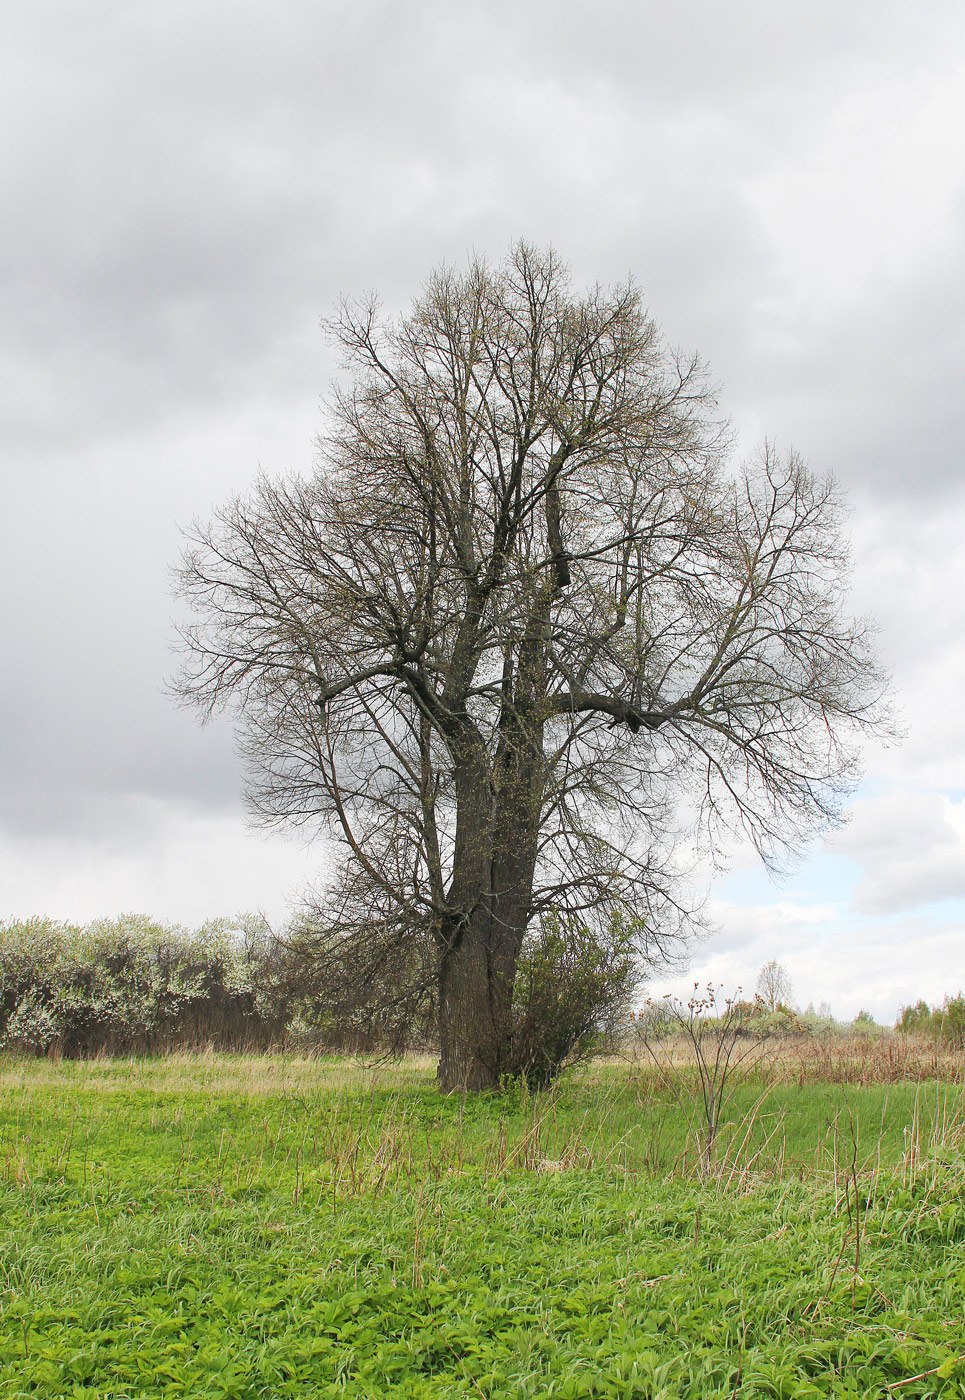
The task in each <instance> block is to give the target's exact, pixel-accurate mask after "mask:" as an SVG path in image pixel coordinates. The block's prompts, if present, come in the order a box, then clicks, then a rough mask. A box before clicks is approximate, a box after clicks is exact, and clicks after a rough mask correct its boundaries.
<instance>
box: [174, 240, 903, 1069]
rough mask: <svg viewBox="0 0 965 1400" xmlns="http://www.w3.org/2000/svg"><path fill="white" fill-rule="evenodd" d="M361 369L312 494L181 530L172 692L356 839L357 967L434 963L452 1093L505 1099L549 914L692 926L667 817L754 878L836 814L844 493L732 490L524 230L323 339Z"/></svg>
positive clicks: (660, 368) (854, 716)
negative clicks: (219, 721) (229, 720)
mask: <svg viewBox="0 0 965 1400" xmlns="http://www.w3.org/2000/svg"><path fill="white" fill-rule="evenodd" d="M331 330H332V332H333V334H334V335H335V336H336V337H337V338H338V340H339V341H340V343H341V345H342V347H343V348H344V351H345V354H346V357H347V361H348V364H349V366H350V368H351V370H352V380H351V387H350V388H349V389H347V390H346V391H344V392H341V393H339V394H337V396H336V398H335V401H334V404H333V419H332V427H331V430H330V433H329V435H328V436H327V437H326V438H325V439H324V441H323V442H322V443H321V458H320V462H319V465H318V468H317V470H316V471H315V473H314V474H313V475H312V476H311V477H310V478H308V479H307V480H295V481H288V482H278V481H268V480H263V481H262V482H261V483H260V485H259V486H258V487H257V489H256V491H255V492H254V494H253V495H252V496H251V497H250V498H249V499H247V500H236V501H234V502H232V503H231V504H230V505H229V506H228V507H227V508H226V509H225V510H223V511H222V512H220V513H219V514H218V515H217V516H216V517H215V519H214V521H213V522H212V523H211V525H210V526H208V527H207V528H198V529H196V530H195V532H194V534H193V536H192V539H191V541H190V544H189V548H188V551H187V553H186V555H185V559H184V563H183V568H182V572H181V575H180V579H181V589H182V592H183V594H184V596H185V597H186V598H187V599H188V600H189V602H190V604H191V606H192V608H193V610H194V614H195V616H196V618H197V621H196V622H195V623H194V624H193V625H192V626H190V627H188V628H187V629H186V631H185V633H184V643H185V666H184V670H183V672H182V675H181V679H180V683H179V685H180V691H181V694H182V695H183V696H184V697H185V698H186V699H188V700H190V701H191V702H192V703H194V704H197V705H199V706H200V707H201V708H202V710H204V711H206V712H209V711H210V710H212V709H214V708H216V707H219V706H224V705H226V704H232V705H234V706H235V707H236V712H237V714H238V718H239V724H240V730H241V735H242V742H243V747H244V751H245V754H246V756H247V759H248V767H249V773H250V800H251V803H252V806H253V808H254V810H255V812H257V813H258V814H260V815H261V816H262V817H265V818H268V819H270V820H280V821H301V822H309V823H319V822H321V823H325V824H326V825H327V828H328V829H329V830H330V831H332V832H334V834H335V835H336V837H337V839H338V840H339V842H340V843H341V846H342V850H343V855H344V858H345V859H344V865H343V873H342V878H341V879H340V881H339V882H338V884H337V885H336V887H335V888H334V890H333V891H332V892H331V896H330V915H331V916H332V918H333V919H334V920H335V922H336V923H337V924H338V926H339V928H340V929H341V936H342V937H343V938H344V937H346V936H349V937H351V938H352V939H353V940H355V943H354V946H356V947H357V949H358V966H359V969H360V970H361V969H363V968H365V967H366V966H367V965H368V963H369V962H371V961H372V959H373V958H374V959H375V961H376V962H378V959H379V958H384V957H386V956H388V952H389V950H390V949H395V950H397V949H398V948H399V947H401V946H404V945H406V944H409V945H411V946H412V947H415V946H416V945H418V947H419V948H420V950H421V951H420V953H419V961H420V964H421V965H423V966H428V967H429V968H430V969H431V975H432V978H433V979H434V983H435V989H436V994H437V996H438V1003H439V1016H440V1036H441V1040H442V1065H441V1070H440V1073H441V1079H442V1083H443V1085H444V1087H446V1088H454V1087H484V1086H486V1085H489V1084H492V1083H495V1082H498V1079H499V1076H500V1075H501V1074H502V1073H505V1072H506V1069H507V1067H508V1066H509V1064H510V1060H511V1045H512V1036H513V1027H512V991H513V983H514V978H515V970H516V966H517V962H518V958H519V954H520V949H521V947H522V943H523V939H524V937H525V936H526V934H527V930H528V929H531V928H533V927H535V926H538V921H539V916H540V915H541V913H542V912H543V911H546V910H549V909H552V910H555V911H557V912H560V911H568V912H569V913H571V914H574V915H578V916H580V917H582V918H583V919H585V920H591V921H592V919H594V918H598V919H599V918H603V919H606V918H609V917H610V916H611V915H613V914H614V912H616V911H620V910H626V909H628V908H629V909H632V910H635V911H636V912H637V914H638V915H644V917H643V918H641V920H640V923H639V927H640V928H641V929H643V930H644V931H645V933H644V937H645V939H646V940H649V947H650V951H651V952H652V951H653V950H654V949H655V948H656V947H657V946H659V944H660V943H661V941H662V940H669V939H670V938H672V936H673V934H674V932H675V930H676V927H677V923H678V916H679V914H680V913H681V907H680V902H679V898H678V896H677V894H676V892H675V885H674V882H673V879H672V869H671V865H672V862H671V860H670V857H671V855H672V845H673V842H672V840H671V839H670V838H671V836H672V832H673V820H672V819H673V814H674V811H675V809H676V808H677V807H678V805H679V801H680V798H681V796H682V795H684V794H686V795H687V797H688V800H689V802H690V805H691V806H692V807H693V809H694V810H695V811H697V813H698V817H699V820H700V822H701V823H703V827H704V829H705V830H707V831H710V832H711V833H712V834H713V833H714V832H715V831H719V830H720V828H721V826H722V825H724V826H727V827H731V826H733V825H734V824H735V823H736V824H737V825H738V826H739V827H741V828H743V830H744V832H746V833H747V835H748V836H749V837H750V838H751V839H752V840H753V841H754V842H755V844H756V845H757V847H758V849H759V850H760V851H761V853H762V854H763V855H764V856H765V857H766V858H767V859H769V860H776V859H779V858H780V857H781V855H782V854H784V853H785V852H786V851H787V850H788V849H790V848H791V847H792V846H794V845H796V844H798V843H800V842H801V841H803V840H805V839H806V838H807V837H808V836H810V835H811V834H812V833H813V832H814V831H816V830H818V829H820V828H822V827H824V826H826V825H828V824H829V823H833V822H834V821H836V820H837V819H838V817H839V814H840V811H841V804H842V801H843V799H844V797H845V795H846V793H847V791H848V786H849V783H850V781H851V780H852V778H853V776H854V773H855V756H856V754H855V749H854V747H853V741H854V739H855V736H856V734H858V733H860V731H861V730H863V729H868V728H869V727H875V726H877V725H880V724H881V722H882V713H883V712H882V704H881V701H882V695H883V680H882V677H881V675H880V673H879V671H878V669H877V667H876V664H875V661H874V658H873V654H872V650H871V648H870V646H869V638H868V628H867V626H866V624H863V623H861V622H859V621H856V620H854V619H852V618H851V617H850V616H849V615H848V614H847V612H846V610H845V607H844V599H845V589H846V583H847V572H848V558H847V550H846V547H845V544H844V542H843V541H842V538H841V535H840V532H839V517H840V510H839V507H838V502H837V500H836V496H835V491H834V488H833V486H832V484H831V483H830V482H829V481H826V480H819V479H817V478H816V477H815V476H813V475H812V473H811V472H809V471H808V470H807V469H806V468H805V467H804V465H803V464H802V463H801V462H800V460H798V458H797V457H795V456H793V455H790V456H784V457H782V456H779V455H778V454H776V453H774V452H773V451H772V450H771V449H770V448H766V449H765V450H764V451H763V453H762V454H761V458H760V461H759V462H758V463H757V464H755V465H754V466H753V467H751V468H748V469H746V470H743V471H733V470H731V469H730V468H729V467H728V464H727V455H728V454H727V441H726V435H725V434H724V432H723V431H722V429H721V428H720V426H719V424H718V423H717V422H716V420H715V416H714V404H713V401H712V398H711V396H710V393H709V390H708V386H707V382H706V378H705V375H704V373H703V371H702V368H701V366H700V365H699V363H698V362H697V361H696V360H694V359H685V358H683V357H681V356H680V355H678V354H674V353H672V352H671V351H669V350H668V349H667V348H666V347H665V345H664V344H663V342H662V340H661V338H660V336H659V334H658V332H657V329H656V327H655V326H654V323H653V322H652V320H650V318H649V317H648V316H647V315H646V313H645V311H644V310H643V308H642V306H641V302H640V295H639V292H638V290H637V288H636V287H635V286H634V285H633V284H632V283H628V284H627V285H624V286H619V287H616V288H610V289H603V288H600V287H596V288H594V289H592V290H591V291H589V292H588V293H586V294H585V295H583V296H581V297H580V296H576V295H574V293H573V292H572V290H571V287H570V282H569V278H568V274H567V271H566V269H565V268H564V267H563V266H562V264H561V263H560V262H559V260H558V259H557V257H556V255H555V254H554V253H552V252H546V251H539V250H536V249H534V248H532V247H530V246H528V245H526V244H520V245H518V246H517V247H515V248H514V249H513V250H512V251H511V252H510V254H509V256H508V257H507V258H506V260H505V262H504V263H503V264H502V265H500V266H499V267H497V268H491V267H489V266H488V265H487V264H485V263H484V262H482V261H481V260H475V261H473V262H472V263H471V264H470V266H469V268H468V270H467V271H466V272H464V273H457V272H454V271H452V270H450V269H442V270H440V271H438V272H436V273H434V274H433V275H432V276H431V277H430V279H429V281H428V283H427V285H426V287H425V289H424V292H423V294H422V296H421V298H420V299H419V300H418V301H417V302H416V303H415V304H414V306H413V309H412V311H411V312H410V314H409V315H407V316H405V317H402V318H400V319H398V320H396V321H390V322H388V323H385V322H383V320H382V318H381V317H380V314H379V308H378V305H377V303H376V302H375V301H374V300H369V301H365V302H361V303H354V302H346V303H345V304H344V305H343V306H342V308H341V311H340V314H339V316H338V317H337V318H336V320H335V321H334V322H333V323H332V324H331Z"/></svg>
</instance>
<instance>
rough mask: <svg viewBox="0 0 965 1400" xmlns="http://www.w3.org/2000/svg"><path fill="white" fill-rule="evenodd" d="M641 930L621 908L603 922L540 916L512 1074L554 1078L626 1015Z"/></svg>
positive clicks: (525, 966) (520, 1000)
mask: <svg viewBox="0 0 965 1400" xmlns="http://www.w3.org/2000/svg"><path fill="white" fill-rule="evenodd" d="M640 932H641V930H640V926H639V924H638V922H637V921H636V920H634V919H626V918H624V917H623V916H621V915H620V914H619V913H615V914H614V915H613V916H612V918H611V919H610V921H609V923H608V924H606V925H602V926H597V927H592V926H591V925H589V924H588V923H584V922H582V921H580V920H577V919H565V918H563V917H561V916H559V915H556V914H552V915H549V916H547V917H546V918H544V919H543V920H542V921H541V922H540V924H539V925H538V927H537V928H536V929H535V930H534V932H533V934H532V936H531V937H530V938H528V939H527V941H526V942H525V943H524V945H523V949H522V952H521V954H520V958H519V964H518V968H517V973H516V985H515V989H514V1007H513V1012H514V1027H513V1036H512V1041H511V1047H510V1059H509V1063H508V1064H507V1065H506V1067H505V1072H506V1075H507V1077H508V1078H511V1079H523V1080H525V1081H526V1083H527V1084H529V1085H530V1086H533V1087H536V1086H542V1085H545V1084H548V1083H550V1082H551V1081H552V1080H553V1079H554V1078H555V1077H556V1076H557V1075H558V1074H559V1073H560V1071H561V1070H562V1069H563V1068H564V1067H565V1066H566V1065H569V1064H574V1063H576V1062H578V1061H579V1060H582V1059H585V1058H586V1057H587V1056H588V1055H589V1054H591V1053H592V1051H593V1050H594V1049H595V1048H597V1046H598V1045H599V1043H600V1041H601V1038H603V1037H605V1036H607V1035H608V1034H612V1033H613V1032H614V1031H616V1030H617V1028H618V1027H620V1026H621V1025H622V1024H623V1023H624V1022H625V1021H626V1019H627V1016H628V1013H629V1007H630V1000H631V997H632V995H633V991H634V989H635V987H636V985H637V982H638V956H637V946H638V941H639V936H640Z"/></svg>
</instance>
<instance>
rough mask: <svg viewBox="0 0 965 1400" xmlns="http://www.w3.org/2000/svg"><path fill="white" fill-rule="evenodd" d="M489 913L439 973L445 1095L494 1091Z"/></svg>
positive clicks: (496, 1048) (480, 916) (473, 923)
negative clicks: (486, 1090)
mask: <svg viewBox="0 0 965 1400" xmlns="http://www.w3.org/2000/svg"><path fill="white" fill-rule="evenodd" d="M489 923H490V920H489V915H488V910H485V909H478V910H476V911H475V913H474V914H473V915H472V916H471V917H470V919H469V920H467V922H466V923H465V925H464V926H463V930H462V932H461V935H460V936H459V937H458V939H457V940H456V941H455V942H454V943H453V945H452V947H450V948H449V949H448V950H447V951H446V952H444V953H443V955H442V959H441V962H440V967H439V1050H440V1054H439V1067H438V1070H437V1072H436V1073H437V1077H438V1080H439V1087H440V1089H441V1090H442V1092H443V1093H444V1094H451V1093H454V1092H458V1091H462V1092H465V1091H467V1090H476V1089H498V1088H499V1072H500V1063H499V1062H500V1045H499V1036H498V1032H497V1029H496V1025H495V1022H494V1019H493V1006H492V997H491V982H490V979H491V972H490V956H489V946H488V945H489V938H488V934H489Z"/></svg>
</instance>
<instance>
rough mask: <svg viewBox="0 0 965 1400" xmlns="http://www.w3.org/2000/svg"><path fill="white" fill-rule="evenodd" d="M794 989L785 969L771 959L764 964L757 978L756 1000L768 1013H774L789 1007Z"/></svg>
mask: <svg viewBox="0 0 965 1400" xmlns="http://www.w3.org/2000/svg"><path fill="white" fill-rule="evenodd" d="M793 995H794V989H793V987H792V986H791V979H790V977H789V976H788V973H787V968H786V967H783V966H782V964H781V963H779V962H775V961H774V960H773V958H772V959H771V961H770V962H766V963H765V964H764V966H763V967H762V968H761V970H760V972H759V973H758V976H757V1000H758V1001H759V1002H760V1003H761V1005H762V1006H766V1007H767V1009H768V1011H776V1010H777V1009H778V1007H780V1006H786V1007H788V1008H789V1007H790V1005H791V998H792V997H793Z"/></svg>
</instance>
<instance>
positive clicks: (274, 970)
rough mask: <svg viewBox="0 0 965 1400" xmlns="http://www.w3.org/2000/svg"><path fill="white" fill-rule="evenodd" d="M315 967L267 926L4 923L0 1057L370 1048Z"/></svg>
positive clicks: (0, 934)
mask: <svg viewBox="0 0 965 1400" xmlns="http://www.w3.org/2000/svg"><path fill="white" fill-rule="evenodd" d="M373 1034H374V1035H376V1036H377V1034H378V1027H374V1028H373V1027H372V1026H371V1025H370V1024H366V1026H365V1027H361V1026H360V1025H354V1024H353V1017H352V1015H351V1012H350V1010H346V1008H344V1007H342V1008H340V1015H339V1016H338V1018H335V1017H333V1015H332V1012H331V998H330V997H329V996H328V995H326V994H325V992H324V989H322V988H320V987H319V986H318V985H317V979H316V978H315V977H314V976H313V969H312V964H311V961H310V959H308V958H306V957H305V956H304V954H303V952H302V951H300V950H299V949H298V948H297V947H296V946H295V945H294V944H293V943H292V942H291V941H289V940H288V939H287V938H285V937H276V936H275V935H274V934H273V933H272V932H271V930H270V929H269V928H268V926H267V925H266V924H265V922H264V920H262V919H261V918H259V917H257V916H247V915H246V916H242V917H240V918H238V919H233V920H232V919H220V920H216V921H214V922H212V923H209V924H206V925H205V926H204V927H203V928H200V929H196V930H189V929H184V928H181V927H177V926H170V925H165V924H160V923H156V922H154V921H152V920H150V919H147V918H144V917H139V916H134V915H128V916H124V917H122V918H119V919H110V920H102V921H99V922H96V923H92V924H88V925H86V926H85V927H79V926H75V925H71V924H63V923H55V922H52V921H51V920H48V919H28V920H24V921H16V922H9V923H0V1049H6V1050H13V1051H17V1052H20V1053H27V1054H31V1053H32V1054H36V1055H43V1054H48V1053H54V1054H61V1055H64V1056H67V1057H76V1056H88V1055H97V1054H130V1053H141V1054H156V1053H160V1052H163V1051H167V1050H175V1049H181V1048H194V1047H198V1046H212V1047H214V1048H215V1049H218V1050H264V1049H267V1048H269V1047H271V1046H281V1045H287V1046H289V1047H291V1048H298V1047H300V1046H304V1045H311V1046H316V1047H319V1048H323V1047H329V1048H333V1049H361V1048H367V1046H368V1044H369V1043H370V1042H371V1040H372V1037H373Z"/></svg>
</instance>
